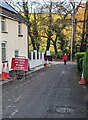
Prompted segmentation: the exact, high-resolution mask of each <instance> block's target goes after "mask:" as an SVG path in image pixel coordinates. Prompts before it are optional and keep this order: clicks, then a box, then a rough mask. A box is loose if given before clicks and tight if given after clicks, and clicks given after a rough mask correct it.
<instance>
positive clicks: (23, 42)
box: [0, 0, 29, 74]
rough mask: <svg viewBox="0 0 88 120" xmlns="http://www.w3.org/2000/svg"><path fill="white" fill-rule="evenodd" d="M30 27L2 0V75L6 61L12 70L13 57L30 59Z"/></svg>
mask: <svg viewBox="0 0 88 120" xmlns="http://www.w3.org/2000/svg"><path fill="white" fill-rule="evenodd" d="M28 25H29V21H27V20H26V19H25V18H24V17H22V16H21V15H20V14H19V13H18V12H17V11H16V10H15V9H14V8H13V7H12V6H10V5H9V4H8V3H6V2H5V1H4V0H0V74H1V70H2V63H3V62H4V61H8V62H9V68H11V60H12V57H18V56H24V57H26V58H28V43H27V41H28Z"/></svg>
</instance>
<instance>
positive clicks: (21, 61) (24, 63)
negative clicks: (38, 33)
mask: <svg viewBox="0 0 88 120" xmlns="http://www.w3.org/2000/svg"><path fill="white" fill-rule="evenodd" d="M11 69H13V70H23V71H28V59H25V58H12V64H11Z"/></svg>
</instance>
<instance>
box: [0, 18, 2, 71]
mask: <svg viewBox="0 0 88 120" xmlns="http://www.w3.org/2000/svg"><path fill="white" fill-rule="evenodd" d="M1 40H2V34H1V16H0V73H1V70H2V61H1Z"/></svg>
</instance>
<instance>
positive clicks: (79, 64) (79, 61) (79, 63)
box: [75, 52, 85, 72]
mask: <svg viewBox="0 0 88 120" xmlns="http://www.w3.org/2000/svg"><path fill="white" fill-rule="evenodd" d="M84 55H85V52H78V53H76V55H75V57H76V60H77V67H78V69H79V70H80V71H81V72H82V62H83V57H84Z"/></svg>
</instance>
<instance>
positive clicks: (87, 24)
mask: <svg viewBox="0 0 88 120" xmlns="http://www.w3.org/2000/svg"><path fill="white" fill-rule="evenodd" d="M87 47H88V1H87V2H86V7H85V12H84V21H83V29H82V40H81V46H80V51H81V52H85V51H86V50H87Z"/></svg>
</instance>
